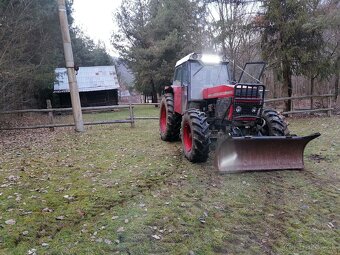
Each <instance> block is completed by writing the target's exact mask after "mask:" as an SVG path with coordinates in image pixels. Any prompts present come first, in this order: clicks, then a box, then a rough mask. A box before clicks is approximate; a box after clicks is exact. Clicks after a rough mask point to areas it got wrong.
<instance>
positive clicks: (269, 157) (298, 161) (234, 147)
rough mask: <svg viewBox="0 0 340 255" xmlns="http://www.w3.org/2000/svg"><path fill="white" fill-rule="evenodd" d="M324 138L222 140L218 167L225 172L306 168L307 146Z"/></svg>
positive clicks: (216, 159) (253, 137) (218, 150)
mask: <svg viewBox="0 0 340 255" xmlns="http://www.w3.org/2000/svg"><path fill="white" fill-rule="evenodd" d="M319 136H320V133H315V134H312V135H309V136H245V137H232V138H226V139H224V140H223V141H220V142H219V143H218V145H217V149H216V151H215V166H216V168H217V169H218V171H220V172H222V173H229V172H240V171H263V170H284V169H303V168H304V161H303V153H304V149H305V147H306V145H307V144H308V143H309V142H310V141H311V140H313V139H315V138H317V137H319Z"/></svg>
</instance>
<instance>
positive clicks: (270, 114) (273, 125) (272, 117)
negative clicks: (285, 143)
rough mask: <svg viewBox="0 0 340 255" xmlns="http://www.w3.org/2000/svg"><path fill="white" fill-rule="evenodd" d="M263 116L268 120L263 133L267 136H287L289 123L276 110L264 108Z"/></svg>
mask: <svg viewBox="0 0 340 255" xmlns="http://www.w3.org/2000/svg"><path fill="white" fill-rule="evenodd" d="M262 118H263V119H264V120H265V121H266V125H265V126H264V128H263V134H264V135H266V136H285V135H288V134H289V131H288V128H287V124H286V122H285V121H284V120H283V118H282V117H281V116H280V115H279V114H278V113H277V112H276V111H275V110H269V109H266V110H263V112H262Z"/></svg>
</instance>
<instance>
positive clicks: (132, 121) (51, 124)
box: [0, 100, 135, 131]
mask: <svg viewBox="0 0 340 255" xmlns="http://www.w3.org/2000/svg"><path fill="white" fill-rule="evenodd" d="M46 103H47V109H27V110H14V111H3V112H0V115H1V114H4V115H6V114H22V113H48V114H49V124H42V125H31V126H20V127H7V128H6V127H1V128H0V130H20V129H39V128H50V129H51V130H52V131H53V130H54V128H55V127H72V126H74V124H66V123H65V124H56V123H54V122H55V121H54V115H53V113H56V112H72V108H51V101H50V100H47V102H46ZM81 109H82V111H83V112H86V111H90V112H96V111H103V110H106V111H107V110H115V109H129V116H128V118H126V119H121V120H108V121H91V122H84V125H105V124H115V123H130V124H131V127H132V128H133V127H135V117H134V112H133V109H134V106H133V105H132V104H129V105H110V106H95V107H82V108H81Z"/></svg>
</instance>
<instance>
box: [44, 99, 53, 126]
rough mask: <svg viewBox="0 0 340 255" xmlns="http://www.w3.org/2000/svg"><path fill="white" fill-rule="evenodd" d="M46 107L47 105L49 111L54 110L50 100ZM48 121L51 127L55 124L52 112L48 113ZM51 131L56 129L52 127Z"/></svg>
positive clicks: (47, 101)
mask: <svg viewBox="0 0 340 255" xmlns="http://www.w3.org/2000/svg"><path fill="white" fill-rule="evenodd" d="M46 105H47V109H52V103H51V100H50V99H47V100H46ZM48 119H49V122H50V124H51V125H53V124H54V117H53V112H52V111H50V112H48ZM50 131H54V127H50Z"/></svg>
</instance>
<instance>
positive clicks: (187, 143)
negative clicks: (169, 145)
mask: <svg viewBox="0 0 340 255" xmlns="http://www.w3.org/2000/svg"><path fill="white" fill-rule="evenodd" d="M183 144H184V149H185V151H186V152H189V151H191V149H192V134H191V128H190V124H189V123H188V121H186V122H185V123H184V128H183Z"/></svg>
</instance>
